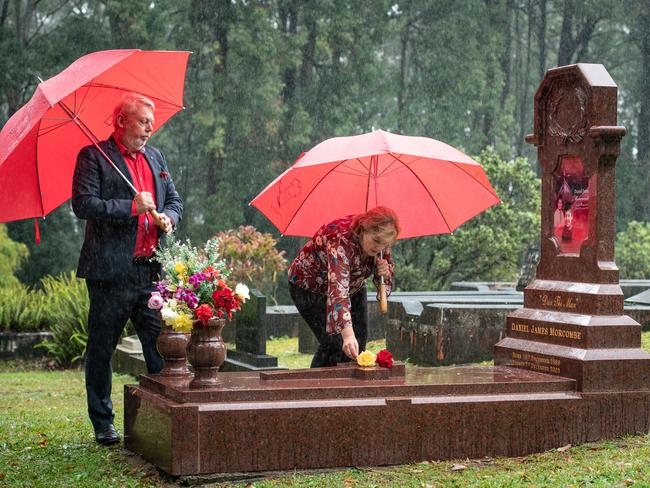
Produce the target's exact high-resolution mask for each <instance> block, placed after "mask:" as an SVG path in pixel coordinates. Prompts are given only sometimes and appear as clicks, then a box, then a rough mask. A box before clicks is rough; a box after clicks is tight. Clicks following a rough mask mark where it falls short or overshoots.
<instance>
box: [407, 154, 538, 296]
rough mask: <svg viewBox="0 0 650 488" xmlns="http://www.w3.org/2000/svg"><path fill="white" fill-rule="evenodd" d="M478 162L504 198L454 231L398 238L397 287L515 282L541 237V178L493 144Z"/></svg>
mask: <svg viewBox="0 0 650 488" xmlns="http://www.w3.org/2000/svg"><path fill="white" fill-rule="evenodd" d="M476 160H477V161H479V162H480V163H481V164H482V165H483V167H484V168H485V171H486V173H487V175H488V177H489V179H490V181H491V182H492V184H493V186H494V189H495V190H496V192H497V194H498V195H499V197H500V198H501V200H502V202H501V203H500V204H498V205H496V206H494V207H492V208H491V209H489V210H487V211H486V212H484V213H482V214H481V215H479V216H477V217H475V218H473V219H471V220H470V221H468V222H466V223H465V224H463V225H462V226H461V227H460V228H459V229H458V230H456V231H455V232H454V233H453V234H452V235H449V236H447V235H444V236H430V237H419V238H415V239H408V240H406V241H403V242H400V243H399V244H398V245H397V246H396V250H395V255H396V256H397V262H398V267H397V268H396V272H395V281H396V285H397V287H398V288H399V289H402V290H408V289H434V290H435V289H444V288H447V287H448V286H449V285H450V284H451V283H452V282H453V281H464V280H493V281H516V279H517V272H518V270H519V264H520V263H519V261H520V259H521V254H522V252H523V251H522V250H525V249H526V246H527V245H528V244H529V243H532V242H536V241H537V240H538V239H539V225H540V192H539V179H538V178H536V177H535V174H534V173H533V171H532V169H531V168H530V165H529V164H528V162H527V160H526V159H524V158H516V159H514V160H511V161H503V160H501V159H500V158H499V157H498V155H497V154H496V152H495V151H494V149H492V148H487V149H486V150H485V151H483V152H482V153H481V154H479V156H477V157H476ZM402 266H404V270H403V271H402Z"/></svg>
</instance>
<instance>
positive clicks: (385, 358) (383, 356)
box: [375, 349, 393, 369]
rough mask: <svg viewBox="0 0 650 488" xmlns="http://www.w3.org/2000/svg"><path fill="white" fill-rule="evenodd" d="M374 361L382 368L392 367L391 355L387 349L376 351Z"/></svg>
mask: <svg viewBox="0 0 650 488" xmlns="http://www.w3.org/2000/svg"><path fill="white" fill-rule="evenodd" d="M375 362H376V363H377V364H378V365H379V366H381V367H382V368H388V369H390V368H392V367H393V355H392V354H391V353H390V351H388V350H387V349H382V350H381V351H379V352H378V353H377V357H376V358H375Z"/></svg>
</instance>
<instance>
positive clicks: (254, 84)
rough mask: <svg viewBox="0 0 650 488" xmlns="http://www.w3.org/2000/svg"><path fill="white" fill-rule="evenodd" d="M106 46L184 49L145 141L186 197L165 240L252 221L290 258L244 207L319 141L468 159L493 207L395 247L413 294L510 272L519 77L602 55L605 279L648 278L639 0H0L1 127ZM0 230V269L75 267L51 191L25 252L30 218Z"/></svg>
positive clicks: (648, 101)
mask: <svg viewBox="0 0 650 488" xmlns="http://www.w3.org/2000/svg"><path fill="white" fill-rule="evenodd" d="M117 48H140V49H161V50H189V51H193V54H192V56H190V60H189V66H188V71H187V77H186V88H185V105H186V110H184V111H183V112H181V113H179V114H177V115H176V116H175V117H174V118H173V119H172V120H171V121H170V122H168V123H167V124H166V125H165V127H164V128H162V129H161V130H160V132H159V133H157V134H156V135H155V136H154V139H153V141H152V143H153V144H154V145H155V146H157V147H159V148H161V149H162V150H163V151H164V152H165V154H166V157H167V159H168V161H169V163H170V171H171V172H172V176H173V177H174V180H175V183H176V186H177V189H178V191H179V193H180V194H181V196H182V197H183V199H184V201H185V215H184V218H183V220H182V222H181V225H180V227H179V229H178V234H179V237H180V238H186V237H187V238H190V239H192V241H193V242H196V243H199V242H201V241H205V240H206V239H207V238H209V237H211V236H213V235H214V234H216V233H217V232H219V231H224V230H227V229H235V228H237V227H238V226H240V225H253V226H255V227H256V228H257V229H258V230H260V231H262V232H271V233H273V236H274V237H276V238H278V247H279V248H280V249H282V250H284V251H286V253H285V257H286V258H287V259H289V260H290V259H292V258H293V256H294V255H295V253H296V251H297V249H299V247H300V245H301V244H302V243H304V242H305V241H304V239H299V238H289V237H282V238H280V236H279V234H278V233H277V231H276V230H275V228H274V227H273V226H272V225H271V224H270V223H269V221H268V220H267V219H266V218H265V217H264V216H263V215H261V214H260V213H259V212H258V211H257V210H256V209H255V208H253V207H249V206H248V202H249V201H250V200H251V199H252V198H253V197H254V196H255V195H256V194H257V193H258V192H259V191H261V190H262V189H263V188H264V187H265V186H266V185H267V184H268V183H269V182H270V181H272V180H273V179H274V178H275V177H276V176H277V175H278V174H280V173H281V172H282V171H283V170H285V169H286V168H288V167H289V166H290V165H291V164H292V162H293V161H294V160H295V159H296V158H297V157H298V156H299V155H300V153H301V152H302V151H305V150H307V149H309V148H311V147H312V146H313V145H315V144H317V143H318V142H320V141H322V140H324V139H326V138H329V137H333V136H341V135H354V134H359V133H363V132H368V131H370V130H372V129H373V128H374V129H378V128H381V129H384V130H388V131H392V132H397V133H401V134H405V135H419V136H427V137H433V138H435V139H439V140H442V141H445V142H447V143H448V144H451V145H453V146H456V147H458V148H461V149H462V150H463V151H465V152H466V153H468V154H470V155H472V156H474V157H476V158H477V159H478V160H479V161H480V162H481V163H482V164H483V165H484V167H485V168H486V171H487V172H488V175H489V177H490V180H491V181H492V183H493V185H494V187H495V189H496V190H497V192H498V193H499V195H500V196H501V198H502V200H503V204H501V205H499V206H497V207H495V208H493V209H491V210H489V211H488V212H486V213H484V214H482V215H481V216H479V217H478V218H475V219H473V220H472V221H470V222H468V223H467V224H465V225H463V226H462V227H461V229H460V230H458V231H457V232H455V233H454V235H453V236H434V237H423V238H417V239H408V240H406V241H403V242H400V243H399V244H398V245H397V249H396V250H395V255H396V257H397V260H398V264H399V267H398V271H397V276H396V278H397V284H398V286H399V288H401V289H430V290H431V289H433V290H435V289H444V288H446V287H448V286H449V285H450V284H451V282H452V281H457V280H504V281H516V279H517V273H518V270H519V264H520V261H521V258H522V255H523V253H524V252H525V251H526V249H527V248H528V246H530V245H532V244H535V243H536V242H537V240H538V239H539V222H540V220H539V180H538V177H537V175H538V174H539V171H538V168H537V162H536V150H535V148H534V147H531V146H527V145H526V144H525V142H524V136H525V135H526V134H527V133H530V132H532V115H533V97H534V93H535V90H536V89H537V87H538V86H539V83H540V81H541V79H542V78H543V76H544V73H545V72H546V70H547V69H549V68H552V67H555V66H561V65H566V64H572V63H576V62H582V63H602V64H603V65H604V66H605V67H606V69H607V70H608V71H609V73H610V74H611V76H612V77H613V79H614V80H615V81H616V83H617V84H618V87H619V107H618V109H619V111H618V123H619V125H624V126H625V127H626V128H627V135H626V136H625V138H624V139H623V141H622V147H621V155H620V157H619V159H618V162H617V180H618V182H617V185H618V193H617V216H616V218H617V230H618V231H619V233H620V234H619V244H620V245H619V250H621V249H623V251H621V252H620V253H619V254H618V255H617V262H618V264H619V266H620V267H621V270H622V277H627V278H644V277H646V278H647V277H649V276H650V272H648V269H649V268H650V259H648V256H650V227H649V226H648V223H647V222H648V220H649V219H648V216H649V215H650V200H649V199H648V198H647V191H648V188H649V187H650V165H649V164H648V163H649V161H650V2H648V1H647V0H429V1H425V0H410V1H409V0H401V1H396V0H392V1H384V0H347V1H345V0H322V1H317V0H211V1H208V0H146V1H142V0H130V1H126V0H124V1H120V0H87V1H81V0H80V1H63V0H0V54H1V56H0V122H2V123H4V122H5V121H6V120H7V119H8V118H9V117H10V116H11V115H12V114H13V113H14V112H15V111H16V110H17V109H18V108H20V107H21V106H22V105H23V104H24V103H25V102H26V101H27V100H28V99H29V98H30V97H31V95H32V93H33V91H34V89H35V86H36V84H37V79H38V77H41V78H43V79H47V78H49V77H51V76H54V75H55V74H57V73H58V72H59V71H60V70H62V69H63V68H65V67H66V66H67V65H69V64H70V63H71V62H73V61H74V60H75V59H77V58H78V57H80V56H82V55H83V54H86V53H88V52H92V51H98V50H103V49H117ZM63 143H65V141H62V144H63ZM17 198H19V196H18V195H17ZM3 227H5V226H3V225H0V254H2V255H4V257H5V258H6V259H4V260H3V261H4V263H5V264H2V265H0V274H1V273H2V272H3V266H4V268H5V271H8V272H10V273H13V274H14V275H15V276H16V277H17V278H18V279H19V280H20V281H22V282H23V283H26V284H28V285H38V283H39V280H40V279H41V278H42V277H44V276H46V275H57V274H59V273H61V272H65V271H69V270H72V269H75V267H76V262H77V257H78V253H79V248H80V245H81V241H82V239H83V222H81V221H79V220H78V219H76V218H75V217H74V215H73V214H72V212H71V209H70V206H69V204H68V203H66V204H64V205H63V206H61V207H60V208H59V209H57V210H56V211H55V212H53V213H52V214H50V215H48V216H47V218H46V219H42V220H40V228H41V235H42V243H41V245H40V246H37V245H35V242H34V241H35V239H34V223H33V221H21V222H12V223H8V224H6V228H3ZM639 246H641V247H639ZM643 246H645V247H643ZM622 263H623V264H622ZM278 281H279V282H283V281H284V280H283V279H282V278H280V279H279V280H278ZM253 285H254V284H253ZM278 293H279V299H280V301H286V300H284V299H283V293H282V290H280V291H279V292H278ZM284 298H286V297H284Z"/></svg>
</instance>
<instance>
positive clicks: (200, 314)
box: [194, 303, 214, 324]
mask: <svg viewBox="0 0 650 488" xmlns="http://www.w3.org/2000/svg"><path fill="white" fill-rule="evenodd" d="M194 313H195V314H196V318H197V319H199V320H200V321H201V322H203V323H204V324H207V323H208V320H210V319H211V318H212V317H213V316H214V313H213V312H212V307H210V305H207V304H205V303H204V304H203V305H201V306H200V307H199V308H197V309H196V310H195V312H194Z"/></svg>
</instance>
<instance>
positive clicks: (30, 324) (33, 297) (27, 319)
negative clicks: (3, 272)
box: [0, 283, 49, 332]
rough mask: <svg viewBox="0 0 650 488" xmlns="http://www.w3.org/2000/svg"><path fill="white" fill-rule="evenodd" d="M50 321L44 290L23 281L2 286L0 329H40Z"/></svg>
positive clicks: (0, 294)
mask: <svg viewBox="0 0 650 488" xmlns="http://www.w3.org/2000/svg"><path fill="white" fill-rule="evenodd" d="M48 323H49V321H48V313H47V309H46V300H45V295H44V293H43V292H41V291H40V290H30V289H29V288H28V287H27V286H25V285H24V284H22V283H18V284H13V285H11V286H8V287H4V288H0V330H11V331H16V332H28V331H40V330H43V329H45V328H47V325H48Z"/></svg>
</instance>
